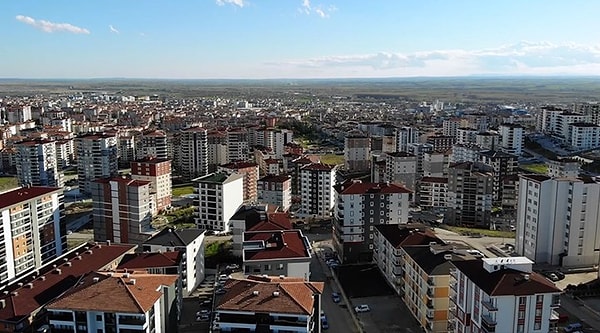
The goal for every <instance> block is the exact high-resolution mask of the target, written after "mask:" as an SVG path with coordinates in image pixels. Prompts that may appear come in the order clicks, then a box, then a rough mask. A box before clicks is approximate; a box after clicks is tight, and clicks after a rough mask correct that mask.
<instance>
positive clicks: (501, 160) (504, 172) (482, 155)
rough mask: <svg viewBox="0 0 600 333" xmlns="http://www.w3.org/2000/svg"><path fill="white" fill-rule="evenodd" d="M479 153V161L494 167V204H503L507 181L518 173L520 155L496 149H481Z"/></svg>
mask: <svg viewBox="0 0 600 333" xmlns="http://www.w3.org/2000/svg"><path fill="white" fill-rule="evenodd" d="M478 155H479V156H478V161H479V162H481V163H483V164H485V165H487V166H489V167H490V168H491V169H492V174H493V175H494V183H493V196H492V200H493V204H494V205H496V206H501V205H502V200H503V199H504V198H503V194H504V185H505V184H506V182H505V181H506V180H507V179H510V178H511V177H513V176H515V175H516V174H517V167H518V166H519V157H518V156H517V155H513V154H508V153H505V152H502V151H495V150H486V151H481V152H479V153H478Z"/></svg>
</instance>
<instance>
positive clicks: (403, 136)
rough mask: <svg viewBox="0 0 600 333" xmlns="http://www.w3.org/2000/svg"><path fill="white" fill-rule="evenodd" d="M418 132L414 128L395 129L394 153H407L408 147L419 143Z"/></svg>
mask: <svg viewBox="0 0 600 333" xmlns="http://www.w3.org/2000/svg"><path fill="white" fill-rule="evenodd" d="M419 135H420V131H419V130H418V129H417V128H415V127H408V126H406V127H401V128H397V129H396V151H402V152H408V145H410V144H413V143H418V142H419Z"/></svg>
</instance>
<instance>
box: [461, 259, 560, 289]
mask: <svg viewBox="0 0 600 333" xmlns="http://www.w3.org/2000/svg"><path fill="white" fill-rule="evenodd" d="M453 264H454V266H456V268H457V269H458V270H460V271H461V272H462V273H463V274H465V275H466V276H467V277H468V278H469V280H471V281H473V283H475V284H476V285H477V286H478V287H479V288H481V290H483V291H485V293H486V294H488V295H490V296H507V295H514V296H522V295H534V294H544V293H560V292H561V290H560V289H558V288H557V287H556V286H555V285H554V283H552V282H550V281H549V280H548V279H546V278H545V277H544V276H542V275H540V274H538V273H535V272H532V273H523V272H520V271H517V270H514V269H500V270H498V271H495V272H492V273H490V272H488V271H487V270H485V269H484V268H483V262H482V261H481V260H467V261H457V262H453ZM526 276H527V277H528V278H527V277H526Z"/></svg>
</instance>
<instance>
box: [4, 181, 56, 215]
mask: <svg viewBox="0 0 600 333" xmlns="http://www.w3.org/2000/svg"><path fill="white" fill-rule="evenodd" d="M59 191H61V189H60V188H58V187H42V186H32V187H21V188H17V189H14V190H12V191H8V192H4V193H2V194H0V209H4V208H7V207H10V206H12V205H16V204H18V203H19V202H23V201H28V200H31V199H33V198H37V197H39V196H42V195H47V194H51V193H54V192H59Z"/></svg>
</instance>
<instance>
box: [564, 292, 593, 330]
mask: <svg viewBox="0 0 600 333" xmlns="http://www.w3.org/2000/svg"><path fill="white" fill-rule="evenodd" d="M560 306H561V308H563V309H564V310H565V311H567V312H568V313H569V314H571V315H573V316H575V317H577V318H579V319H580V320H581V321H582V322H583V323H584V324H586V325H588V326H591V327H592V328H600V314H599V313H598V312H596V311H594V310H593V309H592V308H590V307H589V306H587V305H585V302H584V301H582V300H579V299H573V298H571V296H569V295H567V294H562V295H560ZM588 331H589V330H586V332H588Z"/></svg>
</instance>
